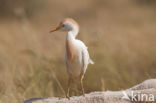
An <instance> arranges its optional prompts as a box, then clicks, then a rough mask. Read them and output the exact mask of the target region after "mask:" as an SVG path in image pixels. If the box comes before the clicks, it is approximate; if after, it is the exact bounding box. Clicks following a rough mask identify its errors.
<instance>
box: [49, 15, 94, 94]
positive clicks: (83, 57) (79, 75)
mask: <svg viewBox="0 0 156 103" xmlns="http://www.w3.org/2000/svg"><path fill="white" fill-rule="evenodd" d="M54 31H66V32H68V33H67V36H66V53H65V62H66V67H67V72H68V74H69V80H68V88H67V93H66V96H67V97H69V94H70V88H71V83H79V82H80V84H81V90H82V93H83V95H84V88H83V82H82V80H83V77H84V74H85V72H86V69H87V66H88V64H94V62H93V61H92V60H91V59H90V57H89V53H88V50H87V47H86V46H85V44H84V43H83V42H82V41H80V40H78V39H76V36H77V35H78V32H79V25H78V24H77V22H76V21H75V20H73V19H71V18H65V19H64V20H62V21H61V22H60V24H59V26H58V27H57V28H55V29H54V30H52V31H50V33H51V32H54Z"/></svg>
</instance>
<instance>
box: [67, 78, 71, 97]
mask: <svg viewBox="0 0 156 103" xmlns="http://www.w3.org/2000/svg"><path fill="white" fill-rule="evenodd" d="M71 82H72V80H71V78H69V80H68V88H67V94H66V97H67V98H69V94H70V87H71Z"/></svg>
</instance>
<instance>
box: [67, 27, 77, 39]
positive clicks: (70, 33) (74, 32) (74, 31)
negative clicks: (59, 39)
mask: <svg viewBox="0 0 156 103" xmlns="http://www.w3.org/2000/svg"><path fill="white" fill-rule="evenodd" d="M78 33H79V29H78V28H76V27H74V28H73V29H72V30H70V31H69V32H68V35H69V36H72V37H74V38H76V36H77V35H78ZM68 35H67V36H68Z"/></svg>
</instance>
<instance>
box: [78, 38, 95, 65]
mask: <svg viewBox="0 0 156 103" xmlns="http://www.w3.org/2000/svg"><path fill="white" fill-rule="evenodd" d="M77 41H78V42H79V44H81V46H82V49H83V53H84V56H85V57H86V58H85V59H86V61H87V60H88V62H87V63H88V64H94V62H93V60H92V59H91V58H90V56H89V53H88V47H87V46H86V45H85V44H84V43H83V42H82V41H81V40H77Z"/></svg>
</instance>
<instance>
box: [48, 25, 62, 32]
mask: <svg viewBox="0 0 156 103" xmlns="http://www.w3.org/2000/svg"><path fill="white" fill-rule="evenodd" d="M63 27H64V25H59V26H58V27H57V28H55V29H54V30H51V31H50V33H52V32H54V31H58V30H60V29H61V28H63Z"/></svg>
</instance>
